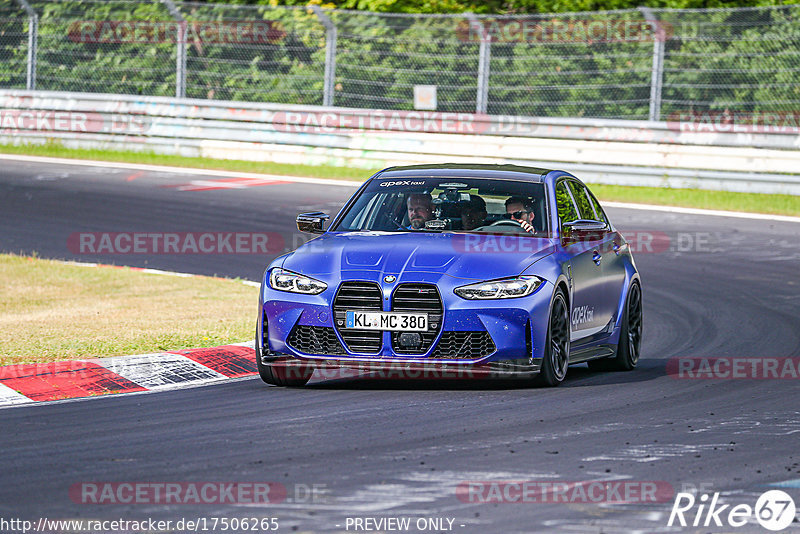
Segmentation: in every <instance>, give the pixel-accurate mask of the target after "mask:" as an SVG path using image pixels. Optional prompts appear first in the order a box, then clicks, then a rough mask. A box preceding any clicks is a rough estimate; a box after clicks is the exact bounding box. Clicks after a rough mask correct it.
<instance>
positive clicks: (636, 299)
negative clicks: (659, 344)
mask: <svg viewBox="0 0 800 534" xmlns="http://www.w3.org/2000/svg"><path fill="white" fill-rule="evenodd" d="M641 349H642V288H641V287H639V284H638V283H637V282H634V283H632V284H631V288H630V290H629V291H628V296H627V298H626V299H625V314H624V315H623V317H622V325H621V327H620V332H619V344H618V345H617V353H616V355H615V356H612V357H609V358H601V359H599V360H590V361H589V369H591V370H592V371H631V370H633V369H634V368H636V364H637V363H639V355H640V354H641Z"/></svg>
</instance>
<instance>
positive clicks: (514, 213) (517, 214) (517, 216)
mask: <svg viewBox="0 0 800 534" xmlns="http://www.w3.org/2000/svg"><path fill="white" fill-rule="evenodd" d="M526 213H530V211H526V210H521V211H512V212H511V213H509V214H508V215H510V216H511V217H512V218H514V219H521V218H522V216H523V215H525V214H526Z"/></svg>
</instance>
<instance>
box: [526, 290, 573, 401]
mask: <svg viewBox="0 0 800 534" xmlns="http://www.w3.org/2000/svg"><path fill="white" fill-rule="evenodd" d="M569 338H570V324H569V308H568V307H567V299H566V297H565V296H564V292H563V291H562V290H561V289H558V290H557V291H556V294H555V296H554V297H553V305H552V306H551V308H550V322H549V324H548V327H547V344H546V346H545V351H544V358H543V359H542V369H541V371H540V372H539V374H538V375H537V376H536V380H535V381H536V383H537V384H539V385H542V386H550V387H552V386H557V385H559V384H560V383H561V382H563V381H564V378H565V377H566V376H567V367H568V366H569Z"/></svg>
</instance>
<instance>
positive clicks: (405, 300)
mask: <svg viewBox="0 0 800 534" xmlns="http://www.w3.org/2000/svg"><path fill="white" fill-rule="evenodd" d="M392 311H396V312H420V313H427V314H428V331H427V332H419V334H420V336H421V337H422V344H421V345H420V346H419V347H416V348H407V347H401V346H400V342H399V339H400V334H401V333H402V332H392V350H393V351H394V352H395V353H397V354H425V353H426V352H428V350H429V349H430V348H431V345H433V342H434V340H435V339H436V336H437V335H438V334H439V330H441V329H442V313H443V307H442V299H441V298H440V297H439V290H438V289H437V288H436V286H434V285H431V284H400V285H399V286H397V289H395V291H394V295H393V296H392Z"/></svg>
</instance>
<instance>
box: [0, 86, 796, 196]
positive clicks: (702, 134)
mask: <svg viewBox="0 0 800 534" xmlns="http://www.w3.org/2000/svg"><path fill="white" fill-rule="evenodd" d="M696 119H697V118H692V117H689V119H687V121H685V122H683V121H681V120H679V118H676V120H674V121H662V122H653V121H628V120H607V119H561V118H531V117H515V116H498V115H492V116H489V115H483V114H472V113H436V112H419V111H388V110H365V109H346V108H334V107H321V106H294V105H282V104H261V103H243V102H220V101H208V100H192V99H174V98H167V97H139V96H127V95H108V94H96V93H61V92H42V91H18V90H0V142H2V143H14V144H24V143H45V142H48V141H59V142H61V143H63V144H64V145H65V146H68V147H81V148H86V147H90V148H112V149H129V150H150V151H154V152H158V153H165V154H181V155H187V156H202V157H211V158H221V159H243V160H251V161H274V162H281V163H302V164H312V165H314V164H319V165H321V164H332V165H342V166H344V165H347V166H353V167H360V168H365V169H374V168H379V167H385V166H390V165H398V164H415V163H431V162H442V161H451V162H484V163H486V162H489V163H514V164H521V165H536V166H544V167H556V168H563V169H566V170H569V171H571V172H574V173H575V174H576V175H577V176H579V177H581V178H583V179H585V180H586V181H589V182H596V183H608V184H620V185H648V186H666V187H697V188H707V189H721V190H730V191H746V192H759V193H786V194H793V195H800V174H795V173H797V172H798V169H800V151H798V150H796V146H797V144H798V143H800V137H798V132H796V131H792V130H791V128H784V129H774V130H775V131H768V130H767V129H766V128H763V129H761V128H747V127H744V126H737V127H733V126H731V125H728V124H725V123H724V122H718V123H717V124H714V118H713V117H711V118H710V119H709V121H706V122H704V121H703V120H702V117H701V118H700V119H699V120H696Z"/></svg>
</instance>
